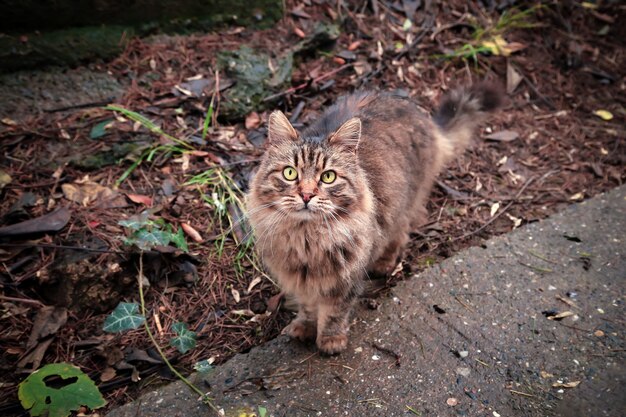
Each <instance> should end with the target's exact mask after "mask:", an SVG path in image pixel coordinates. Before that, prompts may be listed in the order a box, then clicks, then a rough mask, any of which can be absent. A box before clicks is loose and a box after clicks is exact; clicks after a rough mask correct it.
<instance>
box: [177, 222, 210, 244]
mask: <svg viewBox="0 0 626 417" xmlns="http://www.w3.org/2000/svg"><path fill="white" fill-rule="evenodd" d="M180 227H182V228H183V232H185V233H186V234H187V236H189V237H190V238H191V239H193V240H194V242H198V243H202V242H203V241H204V239H202V236H201V235H200V233H198V231H197V230H196V229H194V228H193V227H191V225H189V224H188V223H181V224H180Z"/></svg>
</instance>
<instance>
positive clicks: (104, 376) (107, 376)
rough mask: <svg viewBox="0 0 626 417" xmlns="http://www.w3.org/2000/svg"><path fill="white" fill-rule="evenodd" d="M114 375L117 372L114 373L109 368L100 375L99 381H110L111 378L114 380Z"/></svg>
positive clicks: (113, 370)
mask: <svg viewBox="0 0 626 417" xmlns="http://www.w3.org/2000/svg"><path fill="white" fill-rule="evenodd" d="M116 375H117V372H115V369H113V368H111V367H110V366H109V367H107V368H105V369H104V371H102V373H101V374H100V381H102V382H107V381H110V380H112V379H113V378H115V376H116Z"/></svg>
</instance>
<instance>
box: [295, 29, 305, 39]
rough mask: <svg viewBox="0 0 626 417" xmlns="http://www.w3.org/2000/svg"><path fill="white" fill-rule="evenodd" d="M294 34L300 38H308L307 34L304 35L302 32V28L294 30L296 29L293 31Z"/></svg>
mask: <svg viewBox="0 0 626 417" xmlns="http://www.w3.org/2000/svg"><path fill="white" fill-rule="evenodd" d="M293 33H295V34H296V36H298V37H299V38H306V33H304V32H303V31H302V29H300V28H298V27H296V28H294V29H293Z"/></svg>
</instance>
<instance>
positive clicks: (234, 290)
mask: <svg viewBox="0 0 626 417" xmlns="http://www.w3.org/2000/svg"><path fill="white" fill-rule="evenodd" d="M230 292H231V293H232V294H233V298H234V299H235V303H238V302H239V301H241V296H240V295H239V291H237V290H236V289H234V288H231V289H230Z"/></svg>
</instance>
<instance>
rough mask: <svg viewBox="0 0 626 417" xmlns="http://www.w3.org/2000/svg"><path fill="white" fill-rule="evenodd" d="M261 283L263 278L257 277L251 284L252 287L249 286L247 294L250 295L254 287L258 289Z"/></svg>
mask: <svg viewBox="0 0 626 417" xmlns="http://www.w3.org/2000/svg"><path fill="white" fill-rule="evenodd" d="M259 283H261V277H256V278H254V279H253V280H252V281H251V282H250V285H248V289H247V290H246V294H250V292H251V291H252V289H253V288H254V287H256V286H257V285H258V284H259Z"/></svg>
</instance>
